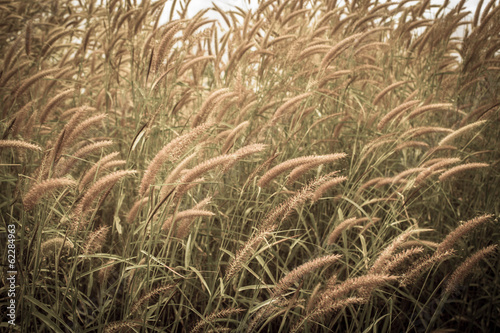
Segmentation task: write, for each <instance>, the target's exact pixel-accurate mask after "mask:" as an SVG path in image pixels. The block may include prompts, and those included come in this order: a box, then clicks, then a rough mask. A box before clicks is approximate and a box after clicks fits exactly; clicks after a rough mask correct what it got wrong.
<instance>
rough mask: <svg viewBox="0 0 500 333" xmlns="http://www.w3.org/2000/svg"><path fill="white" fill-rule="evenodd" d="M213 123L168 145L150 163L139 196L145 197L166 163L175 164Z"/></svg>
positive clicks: (191, 131)
mask: <svg viewBox="0 0 500 333" xmlns="http://www.w3.org/2000/svg"><path fill="white" fill-rule="evenodd" d="M211 126H212V123H210V122H209V123H205V124H202V125H200V126H198V127H195V128H193V129H192V130H190V131H189V132H188V133H186V134H184V135H181V136H179V137H177V138H176V139H174V140H172V141H170V142H169V143H168V144H166V145H165V146H164V147H163V148H162V149H161V150H160V151H159V152H158V153H157V154H156V156H155V157H154V158H153V160H152V161H151V162H150V163H149V165H148V167H147V169H146V171H145V172H144V176H143V177H142V180H141V184H140V186H139V195H140V196H144V195H145V194H146V192H147V191H148V189H149V187H150V186H151V185H152V184H153V182H154V180H155V178H156V174H157V173H158V172H159V171H160V168H161V167H162V165H163V164H164V163H165V162H166V161H170V162H175V161H176V160H177V159H179V157H180V156H181V155H182V154H183V153H184V151H185V150H186V149H187V147H188V146H189V145H190V144H191V143H192V142H194V141H195V140H197V139H198V138H199V136H200V135H202V134H204V133H205V132H206V131H207V130H208V129H209V128H210V127H211Z"/></svg>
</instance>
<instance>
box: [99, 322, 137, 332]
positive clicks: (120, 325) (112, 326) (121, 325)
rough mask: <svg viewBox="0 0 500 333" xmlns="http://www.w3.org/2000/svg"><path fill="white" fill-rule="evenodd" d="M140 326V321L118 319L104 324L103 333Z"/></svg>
mask: <svg viewBox="0 0 500 333" xmlns="http://www.w3.org/2000/svg"><path fill="white" fill-rule="evenodd" d="M140 326H142V321H134V320H119V321H114V322H111V323H108V324H106V325H105V326H104V333H115V332H123V331H124V329H125V330H130V329H134V328H135V327H140Z"/></svg>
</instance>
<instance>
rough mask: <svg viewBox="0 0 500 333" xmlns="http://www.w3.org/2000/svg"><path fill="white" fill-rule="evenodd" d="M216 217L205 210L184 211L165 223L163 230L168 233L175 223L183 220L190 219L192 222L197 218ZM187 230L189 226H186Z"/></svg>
mask: <svg viewBox="0 0 500 333" xmlns="http://www.w3.org/2000/svg"><path fill="white" fill-rule="evenodd" d="M214 215H215V214H214V213H212V212H210V211H208V210H203V209H188V210H184V211H182V212H178V213H176V214H175V215H174V216H171V217H169V218H168V219H166V220H165V222H164V223H163V226H162V230H164V231H167V230H169V229H171V228H172V226H173V225H174V223H177V222H178V221H181V220H185V219H189V220H191V221H192V219H193V218H195V217H200V216H214ZM191 221H190V222H191ZM185 228H189V226H185ZM182 233H185V230H183V231H182ZM180 238H181V237H180Z"/></svg>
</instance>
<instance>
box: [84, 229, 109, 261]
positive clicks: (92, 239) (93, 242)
mask: <svg viewBox="0 0 500 333" xmlns="http://www.w3.org/2000/svg"><path fill="white" fill-rule="evenodd" d="M108 232H109V227H108V226H102V227H100V228H99V229H97V230H96V231H94V232H92V233H91V234H90V235H89V236H88V238H87V241H86V242H85V245H83V252H82V253H83V254H93V253H97V252H99V251H101V249H102V247H103V245H104V242H105V241H106V237H107V236H108Z"/></svg>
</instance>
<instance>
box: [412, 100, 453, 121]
mask: <svg viewBox="0 0 500 333" xmlns="http://www.w3.org/2000/svg"><path fill="white" fill-rule="evenodd" d="M452 107H453V104H451V103H439V104H429V105H424V106H421V107H418V108H416V109H415V110H413V111H412V112H411V113H410V114H409V116H408V117H409V118H410V119H412V118H415V117H417V116H419V115H421V114H423V113H426V112H429V111H440V110H444V111H447V110H450V109H451V108H452Z"/></svg>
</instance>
